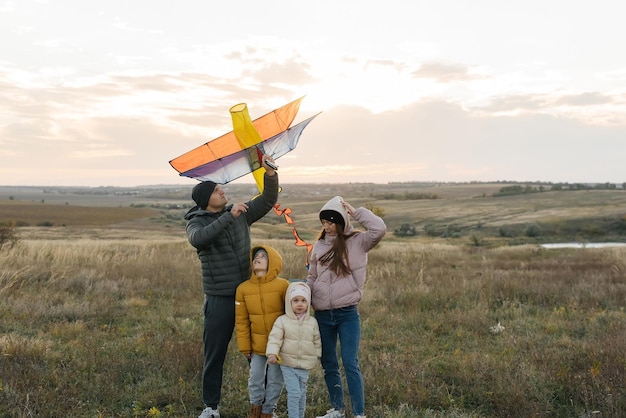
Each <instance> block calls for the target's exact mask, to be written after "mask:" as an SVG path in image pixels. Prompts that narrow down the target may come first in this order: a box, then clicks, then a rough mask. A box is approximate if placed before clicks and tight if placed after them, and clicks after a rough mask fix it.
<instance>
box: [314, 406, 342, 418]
mask: <svg viewBox="0 0 626 418" xmlns="http://www.w3.org/2000/svg"><path fill="white" fill-rule="evenodd" d="M345 417H346V414H345V412H342V411H337V410H336V409H335V408H333V409H329V410H328V411H326V415H322V416H321V417H316V418H345Z"/></svg>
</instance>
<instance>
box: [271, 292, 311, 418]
mask: <svg viewBox="0 0 626 418" xmlns="http://www.w3.org/2000/svg"><path fill="white" fill-rule="evenodd" d="M265 352H266V355H267V361H268V362H269V363H271V364H277V363H279V364H280V370H281V371H282V373H283V379H284V381H285V389H286V390H287V410H288V412H289V418H304V411H305V409H306V388H307V381H308V379H309V370H311V369H312V368H314V367H315V366H317V365H318V364H319V358H320V356H321V355H322V342H321V338H320V331H319V327H318V325H317V320H316V319H315V318H314V317H313V316H311V289H310V288H309V286H308V285H307V284H306V283H304V282H294V283H291V284H290V285H289V287H288V288H287V294H286V295H285V314H284V315H282V316H279V317H278V319H276V322H274V326H273V327H272V331H271V332H270V335H269V339H268V343H267V349H266V350H265Z"/></svg>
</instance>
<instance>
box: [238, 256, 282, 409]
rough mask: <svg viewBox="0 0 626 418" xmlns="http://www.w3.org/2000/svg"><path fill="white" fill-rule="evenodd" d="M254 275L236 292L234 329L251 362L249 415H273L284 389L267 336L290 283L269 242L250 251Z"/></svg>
mask: <svg viewBox="0 0 626 418" xmlns="http://www.w3.org/2000/svg"><path fill="white" fill-rule="evenodd" d="M251 258H252V275H251V277H250V279H248V280H246V281H245V282H243V283H241V284H240V285H239V286H238V287H237V291H236V292H235V331H236V335H237V346H238V348H239V351H240V352H241V353H243V355H244V356H245V357H246V358H247V359H248V361H249V362H250V376H249V378H248V393H249V396H250V414H249V418H272V417H274V410H275V409H276V404H277V403H278V399H279V398H280V394H281V392H282V389H283V376H282V373H281V370H280V366H279V365H278V364H268V363H267V357H266V355H265V348H266V346H267V340H268V336H269V334H270V331H271V330H272V326H273V325H274V321H275V320H276V318H278V317H279V316H281V315H282V314H284V313H285V294H286V292H287V287H288V286H289V282H288V281H287V280H286V279H283V278H280V277H278V275H279V274H280V272H281V270H282V267H283V260H282V257H281V256H280V254H279V253H278V251H276V250H275V249H274V248H272V247H269V246H267V245H262V246H256V247H253V248H252V250H251Z"/></svg>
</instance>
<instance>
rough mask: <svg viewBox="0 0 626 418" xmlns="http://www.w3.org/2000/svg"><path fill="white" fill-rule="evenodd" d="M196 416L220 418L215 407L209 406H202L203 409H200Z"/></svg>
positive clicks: (200, 417)
mask: <svg viewBox="0 0 626 418" xmlns="http://www.w3.org/2000/svg"><path fill="white" fill-rule="evenodd" d="M198 418H220V411H218V410H217V408H215V409H213V408H211V407H210V406H209V407H206V408H204V411H202V413H201V414H200V416H199V417H198Z"/></svg>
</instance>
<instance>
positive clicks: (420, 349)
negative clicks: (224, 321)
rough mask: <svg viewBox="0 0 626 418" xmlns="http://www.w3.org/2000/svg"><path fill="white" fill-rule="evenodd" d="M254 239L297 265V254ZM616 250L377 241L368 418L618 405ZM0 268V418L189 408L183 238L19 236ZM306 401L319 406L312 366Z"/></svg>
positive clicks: (232, 391) (193, 286)
mask: <svg viewBox="0 0 626 418" xmlns="http://www.w3.org/2000/svg"><path fill="white" fill-rule="evenodd" d="M263 242H266V243H268V244H270V245H273V246H275V247H276V248H278V249H279V251H281V253H283V254H284V255H285V268H284V274H283V275H284V277H289V278H302V277H304V275H305V269H304V265H303V251H304V250H303V248H298V247H295V246H294V245H293V244H292V242H290V241H286V240H264V241H263ZM625 256H626V251H625V250H623V249H621V250H616V249H602V250H549V251H548V250H542V249H539V248H538V247H535V246H521V247H501V248H492V249H486V248H475V247H470V246H467V245H456V246H452V245H443V244H420V243H413V244H411V245H407V244H404V243H397V242H392V241H387V240H384V241H383V243H382V244H380V245H379V246H378V247H377V248H376V249H375V250H373V251H372V252H371V253H370V261H369V276H368V277H369V278H368V284H367V289H366V295H365V298H364V300H363V302H362V304H361V307H360V312H361V316H362V332H363V338H362V347H361V351H360V353H361V354H360V357H361V368H362V371H363V375H364V379H365V383H366V387H365V390H366V399H367V407H366V409H367V413H368V415H369V416H371V417H392V418H393V417H415V416H423V417H501V416H508V417H528V416H568V417H569V416H591V414H592V413H594V411H599V412H600V414H601V415H600V416H622V415H624V414H626V389H625V388H624V384H623V383H624V381H625V379H626V373H625V367H626V359H625V357H624V349H623V347H624V346H625V344H626V313H625V312H624V307H623V301H624V300H626V282H625V279H624V277H625V276H626V261H625V260H626V257H625ZM0 265H2V270H1V272H0V299H1V300H2V304H0V335H1V337H0V416H7V417H8V416H11V417H27V416H40V417H65V416H73V417H94V416H103V417H133V416H136V417H147V416H176V417H179V416H180V417H183V416H185V417H189V416H194V415H197V414H198V413H199V411H200V409H201V407H202V405H201V401H200V372H201V368H202V360H201V342H200V340H201V335H202V329H201V328H202V317H201V305H202V295H201V287H200V279H199V265H198V261H197V259H196V256H195V252H194V251H193V249H192V248H191V247H190V246H189V245H188V244H187V243H186V242H185V241H184V239H181V240H178V241H173V240H171V239H167V240H160V241H159V240H154V241H146V240H128V239H127V240H114V239H109V240H100V241H93V240H63V239H59V240H54V241H51V240H23V241H22V242H20V244H19V245H18V246H17V247H13V248H11V249H8V250H3V252H2V253H1V254H0ZM497 321H500V322H501V323H502V325H503V326H504V327H505V330H504V331H503V332H502V333H500V334H496V335H493V334H491V333H490V332H489V328H490V327H491V326H493V325H495V324H496V323H497ZM230 351H231V352H230V354H229V356H228V359H227V363H226V378H225V384H224V391H223V403H222V405H221V410H222V413H223V414H222V416H224V417H225V418H234V417H242V416H245V414H246V410H247V391H246V382H247V372H248V371H247V367H248V366H247V362H246V361H245V359H244V358H243V356H241V355H240V354H239V353H237V352H236V344H235V341H234V340H233V342H232V344H231V350H230ZM308 406H309V408H308V412H307V416H315V414H319V413H321V412H323V411H324V410H325V409H327V408H328V407H329V404H328V400H327V395H326V391H325V387H324V383H323V376H322V371H321V370H320V369H319V368H318V369H316V370H314V371H313V372H312V373H311V379H310V384H309V399H308ZM279 408H280V413H281V416H286V396H285V395H283V397H282V398H281V401H280V403H279Z"/></svg>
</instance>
